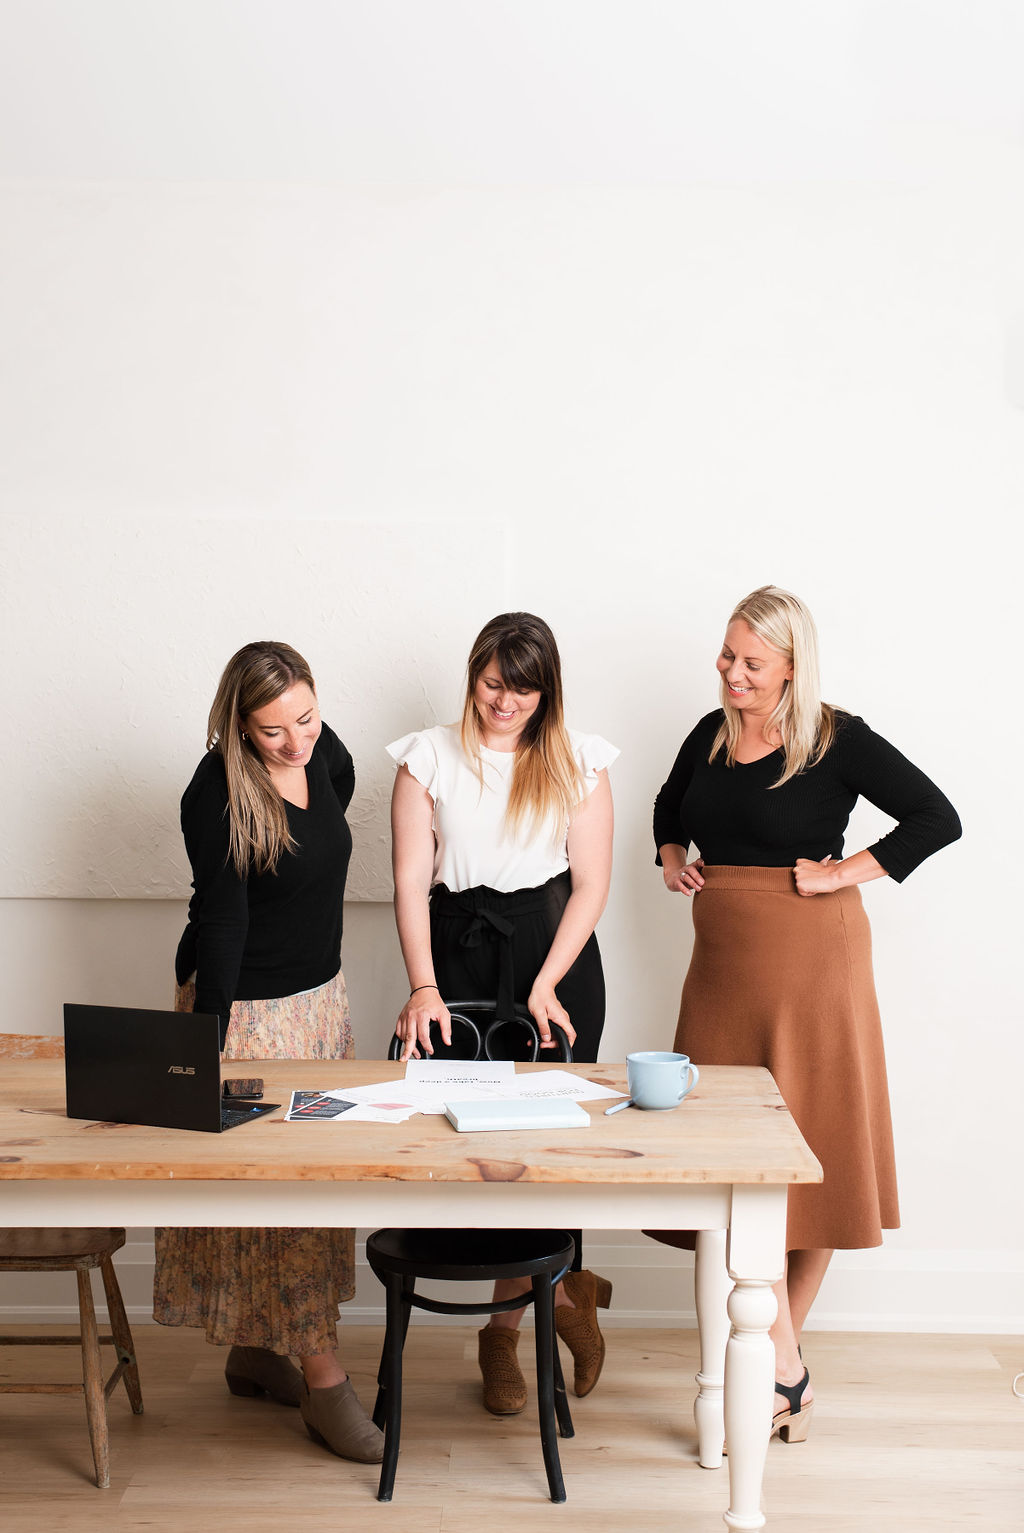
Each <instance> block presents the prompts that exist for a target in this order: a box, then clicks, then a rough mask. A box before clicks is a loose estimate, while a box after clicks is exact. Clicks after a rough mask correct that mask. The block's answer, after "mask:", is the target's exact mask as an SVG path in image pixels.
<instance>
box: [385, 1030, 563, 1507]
mask: <svg viewBox="0 0 1024 1533" xmlns="http://www.w3.org/2000/svg"><path fill="white" fill-rule="evenodd" d="M448 1010H449V1012H450V1014H451V1019H452V1041H451V1045H450V1046H446V1045H445V1044H444V1043H443V1042H442V1040H441V1035H440V1029H439V1028H437V1027H436V1025H435V1026H434V1027H432V1029H431V1039H430V1041H431V1046H432V1047H433V1050H434V1056H433V1057H434V1058H435V1059H485V1058H486V1059H515V1060H527V1061H529V1060H535V1059H536V1058H537V1056H538V1054H539V1052H540V1033H539V1031H538V1029H537V1024H536V1023H535V1022H534V1020H533V1018H532V1017H531V1016H530V1013H529V1012H528V1011H527V1010H526V1008H525V1007H524V1006H516V1007H515V1015H514V1016H513V1017H511V1018H504V1019H503V1018H500V1017H498V1016H497V1015H496V1011H497V1008H496V1004H495V1002H493V1001H453V1002H452V1003H451V1004H450V1006H449V1007H448ZM477 1019H479V1020H477ZM551 1031H552V1036H553V1037H555V1038H556V1040H557V1043H558V1049H557V1053H556V1057H557V1058H558V1059H560V1060H568V1061H571V1059H572V1048H571V1046H570V1043H569V1040H568V1038H567V1037H566V1035H565V1033H563V1032H562V1030H561V1028H560V1027H557V1026H553V1027H552V1029H551ZM401 1052H402V1040H401V1039H400V1038H399V1037H397V1035H396V1037H394V1038H393V1039H392V1041H391V1048H390V1050H389V1053H388V1058H389V1059H397V1058H398V1057H399V1056H400V1054H401ZM574 1255H575V1242H574V1241H573V1238H572V1236H571V1235H569V1234H567V1233H566V1231H565V1230H430V1229H428V1230H377V1232H376V1234H373V1235H371V1236H370V1237H369V1239H368V1240H367V1242H366V1259H367V1261H368V1262H369V1264H370V1267H371V1268H372V1270H373V1271H374V1273H376V1275H377V1277H378V1278H379V1279H380V1281H381V1282H382V1283H383V1284H384V1289H385V1293H386V1295H387V1324H386V1328H385V1334H384V1351H383V1354H382V1356H381V1362H380V1371H379V1373H378V1375H377V1383H378V1390H377V1401H376V1404H375V1406H374V1409H373V1419H374V1422H375V1423H376V1425H377V1426H378V1427H380V1428H381V1429H382V1430H383V1432H384V1461H383V1463H382V1465H381V1471H380V1485H379V1486H378V1489H377V1499H378V1501H390V1500H391V1496H392V1493H393V1491H394V1487H395V1471H396V1470H397V1468H398V1449H399V1443H400V1439H401V1428H402V1349H403V1347H404V1346H405V1338H406V1336H407V1334H408V1330H409V1320H410V1317H411V1314H412V1311H413V1309H424V1310H429V1311H430V1312H431V1313H432V1314H435V1315H496V1314H500V1313H502V1312H504V1311H507V1310H513V1309H522V1308H524V1307H525V1306H526V1305H528V1304H532V1305H533V1309H534V1336H535V1341H536V1354H537V1405H538V1413H539V1416H540V1440H541V1448H542V1451H543V1454H544V1468H545V1470H546V1471H547V1477H548V1490H549V1493H550V1496H551V1499H552V1501H557V1502H560V1501H564V1500H565V1482H564V1481H563V1479H562V1467H561V1464H560V1462H559V1458H558V1437H559V1434H560V1435H561V1436H562V1437H572V1436H573V1425H572V1417H571V1416H570V1414H569V1404H568V1401H567V1399H566V1394H565V1382H564V1380H563V1378H562V1366H561V1363H560V1361H559V1357H558V1348H557V1347H556V1345H555V1289H556V1287H557V1286H558V1284H559V1283H560V1282H561V1280H562V1278H563V1277H564V1276H565V1274H566V1272H567V1271H568V1270H569V1268H570V1266H571V1265H572V1260H573V1257H574ZM418 1278H423V1279H424V1280H429V1279H435V1280H440V1281H442V1282H452V1283H472V1282H480V1281H483V1282H492V1283H493V1282H496V1281H498V1280H499V1279H501V1278H529V1279H530V1284H531V1292H529V1293H526V1294H520V1295H519V1296H518V1297H517V1298H514V1299H502V1300H497V1301H494V1300H491V1301H485V1300H480V1301H478V1302H476V1303H472V1304H460V1303H456V1302H454V1301H448V1300H441V1299H429V1298H427V1297H426V1296H425V1295H423V1294H418V1293H417V1292H416V1281H417V1279H418Z"/></svg>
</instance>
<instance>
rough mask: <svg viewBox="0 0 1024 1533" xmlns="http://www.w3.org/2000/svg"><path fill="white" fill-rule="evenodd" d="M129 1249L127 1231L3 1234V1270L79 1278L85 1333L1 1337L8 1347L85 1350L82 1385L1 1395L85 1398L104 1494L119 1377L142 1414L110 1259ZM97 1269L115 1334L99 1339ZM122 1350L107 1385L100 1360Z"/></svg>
mask: <svg viewBox="0 0 1024 1533" xmlns="http://www.w3.org/2000/svg"><path fill="white" fill-rule="evenodd" d="M123 1245H124V1230H0V1272H74V1274H75V1276H76V1277H77V1279H78V1313H79V1320H80V1325H81V1330H80V1332H79V1334H78V1335H77V1336H8V1335H0V1346H5V1347H22V1346H37V1347H74V1346H79V1345H80V1346H81V1348H82V1383H81V1384H78V1383H75V1384H0V1394H4V1395H15V1394H31V1395H35V1394H40V1395H70V1394H84V1395H85V1414H86V1417H87V1418H88V1422H89V1437H90V1439H91V1441H92V1457H93V1463H94V1464H95V1466H96V1484H97V1485H98V1486H99V1487H100V1489H101V1490H105V1489H106V1488H107V1487H108V1486H109V1484H110V1451H109V1438H108V1433H107V1396H108V1395H109V1394H110V1393H111V1392H112V1390H113V1389H114V1388H115V1386H116V1384H117V1381H118V1380H119V1379H124V1387H125V1389H126V1390H127V1392H128V1399H129V1400H130V1401H131V1407H132V1410H133V1411H134V1412H135V1414H136V1416H141V1414H142V1390H141V1387H140V1385H139V1369H138V1365H137V1363H136V1361H135V1348H134V1344H133V1342H132V1333H131V1331H130V1329H129V1327H128V1317H127V1315H126V1314H125V1312H124V1303H123V1301H122V1299H121V1290H120V1288H119V1287H118V1283H117V1276H116V1274H115V1272H114V1264H113V1262H112V1261H111V1257H112V1256H113V1254H114V1252H115V1251H116V1250H118V1249H119V1247H121V1246H123ZM94 1267H98V1268H99V1269H100V1274H101V1276H102V1278H103V1287H104V1290H105V1292H106V1295H107V1310H108V1313H109V1315H110V1329H111V1331H112V1332H113V1335H111V1336H100V1335H99V1333H98V1330H97V1327H96V1310H95V1307H94V1305H93V1301H92V1281H91V1279H90V1277H89V1274H90V1272H91V1271H92V1269H93V1268H94ZM101 1346H112V1347H114V1348H116V1350H117V1366H116V1368H115V1369H114V1371H113V1373H112V1374H111V1375H110V1378H109V1379H107V1381H106V1383H104V1381H103V1368H102V1364H101V1361H100V1347H101Z"/></svg>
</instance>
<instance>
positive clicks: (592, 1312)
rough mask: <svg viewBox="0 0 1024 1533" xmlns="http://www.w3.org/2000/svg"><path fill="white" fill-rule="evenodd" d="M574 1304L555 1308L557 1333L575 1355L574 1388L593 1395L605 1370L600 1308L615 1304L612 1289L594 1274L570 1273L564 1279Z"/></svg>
mask: <svg viewBox="0 0 1024 1533" xmlns="http://www.w3.org/2000/svg"><path fill="white" fill-rule="evenodd" d="M562 1282H563V1284H564V1287H565V1291H566V1293H567V1294H568V1296H569V1298H570V1299H571V1300H572V1304H571V1305H570V1304H556V1305H555V1330H556V1331H557V1332H558V1334H559V1336H560V1337H561V1339H562V1340H563V1341H564V1342H565V1344H566V1346H567V1347H568V1348H569V1351H570V1352H571V1353H572V1361H573V1388H574V1389H575V1391H576V1393H577V1394H578V1395H581V1396H582V1395H589V1393H590V1391H591V1390H592V1389H593V1387H594V1385H595V1384H596V1383H597V1381H598V1379H599V1378H600V1376H601V1369H602V1368H603V1367H604V1337H603V1336H602V1335H601V1328H600V1326H599V1325H598V1323H597V1308H598V1306H599V1305H600V1307H601V1309H607V1308H608V1305H609V1304H610V1303H611V1297H612V1285H611V1283H609V1281H608V1279H607V1278H603V1277H598V1276H597V1274H596V1273H594V1272H587V1271H583V1272H567V1273H566V1275H565V1277H564V1278H563V1279H562Z"/></svg>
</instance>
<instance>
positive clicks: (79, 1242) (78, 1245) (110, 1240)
mask: <svg viewBox="0 0 1024 1533" xmlns="http://www.w3.org/2000/svg"><path fill="white" fill-rule="evenodd" d="M124 1241H125V1234H124V1230H119V1229H86V1230H80V1229H64V1230H62V1229H54V1230H44V1229H29V1230H0V1270H3V1269H4V1268H7V1270H8V1271H12V1272H42V1271H45V1270H46V1269H47V1268H50V1269H51V1270H54V1271H56V1270H59V1269H64V1270H67V1269H68V1268H70V1267H73V1266H75V1265H76V1264H78V1263H80V1262H81V1263H84V1264H85V1265H87V1266H92V1267H98V1266H99V1265H100V1263H101V1261H102V1260H103V1258H104V1257H105V1256H112V1255H113V1253H114V1252H115V1251H118V1250H120V1248H121V1247H122V1246H123V1245H124Z"/></svg>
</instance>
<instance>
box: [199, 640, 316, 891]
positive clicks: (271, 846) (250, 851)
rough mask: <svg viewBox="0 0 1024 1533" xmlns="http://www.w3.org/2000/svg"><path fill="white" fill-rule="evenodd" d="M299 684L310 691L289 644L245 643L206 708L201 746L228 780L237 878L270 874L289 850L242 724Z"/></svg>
mask: <svg viewBox="0 0 1024 1533" xmlns="http://www.w3.org/2000/svg"><path fill="white" fill-rule="evenodd" d="M299 682H305V683H306V685H307V686H308V687H309V689H310V691H311V692H313V693H314V695H315V693H316V686H315V684H314V681H313V677H312V674H311V672H310V669H309V666H308V665H307V664H306V662H305V660H303V658H302V656H301V655H300V654H299V653H298V651H297V650H294V649H292V648H291V646H290V645H289V644H279V643H277V642H275V641H274V640H272V639H264V640H260V641H258V642H257V643H255V644H246V645H244V646H243V648H242V649H240V650H239V651H238V653H237V654H235V655H232V657H231V659H230V660H229V661H228V663H227V665H226V666H225V667H224V674H223V675H222V676H221V678H220V682H219V684H218V687H217V695H216V697H215V698H214V699H213V707H212V708H211V709H210V719H209V723H208V724H207V729H206V748H207V750H210V751H219V752H220V754H221V756H223V758H224V772H225V775H226V776H227V780H228V842H229V847H230V856H231V860H232V862H233V863H234V865H235V868H236V870H237V872H238V876H239V878H245V877H247V876H248V874H249V871H250V869H252V870H254V871H255V872H256V873H273V872H275V871H276V869H277V864H278V862H279V861H280V858H281V854H282V852H290V851H292V850H293V849H294V846H295V842H294V841H293V839H292V834H291V831H290V830H289V829H288V815H287V813H286V811H285V807H284V800H283V799H282V797H281V795H280V793H278V791H277V789H276V788H275V787H274V784H273V783H272V782H271V780H270V773H269V772H268V771H267V769H266V767H265V766H264V764H263V760H262V758H261V756H260V754H259V752H258V751H257V749H256V747H255V746H254V745H253V743H252V741H251V740H249V739H248V738H246V737H245V735H244V734H243V731H244V728H245V721H246V719H247V718H248V717H249V714H250V713H254V712H255V711H256V709H257V708H265V707H266V706H267V704H268V703H272V702H274V701H275V700H276V699H277V698H279V697H280V696H281V694H282V693H284V692H287V691H288V690H289V688H290V687H294V686H295V685H296V684H297V683H299Z"/></svg>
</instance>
